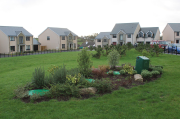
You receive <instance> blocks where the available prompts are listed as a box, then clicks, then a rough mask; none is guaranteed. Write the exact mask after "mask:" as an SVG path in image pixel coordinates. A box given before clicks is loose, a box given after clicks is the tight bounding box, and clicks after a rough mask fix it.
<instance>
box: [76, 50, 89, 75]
mask: <svg viewBox="0 0 180 119" xmlns="http://www.w3.org/2000/svg"><path fill="white" fill-rule="evenodd" d="M90 58H91V54H90V53H89V52H88V51H87V50H86V49H82V51H81V52H80V53H79V54H78V59H77V62H78V68H79V71H80V73H81V74H82V75H83V76H85V77H88V76H89V75H90V74H91V67H92V61H91V59H90Z"/></svg>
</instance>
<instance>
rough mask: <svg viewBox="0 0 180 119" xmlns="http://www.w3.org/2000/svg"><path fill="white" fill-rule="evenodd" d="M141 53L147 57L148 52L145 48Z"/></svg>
mask: <svg viewBox="0 0 180 119" xmlns="http://www.w3.org/2000/svg"><path fill="white" fill-rule="evenodd" d="M142 55H143V56H146V57H148V56H149V53H148V52H147V50H145V49H144V50H143V51H142Z"/></svg>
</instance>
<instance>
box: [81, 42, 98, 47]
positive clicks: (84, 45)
mask: <svg viewBox="0 0 180 119" xmlns="http://www.w3.org/2000/svg"><path fill="white" fill-rule="evenodd" d="M94 44H95V42H84V43H83V44H82V45H81V46H80V47H87V46H89V45H90V46H93V45H94Z"/></svg>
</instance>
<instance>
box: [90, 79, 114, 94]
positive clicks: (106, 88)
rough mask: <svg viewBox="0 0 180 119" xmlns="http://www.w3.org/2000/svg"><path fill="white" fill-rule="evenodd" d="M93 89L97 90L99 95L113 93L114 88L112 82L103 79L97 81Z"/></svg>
mask: <svg viewBox="0 0 180 119" xmlns="http://www.w3.org/2000/svg"><path fill="white" fill-rule="evenodd" d="M93 87H95V88H96V89H97V92H98V93H106V92H111V91H112V86H111V82H110V81H108V80H105V79H103V80H102V81H101V80H96V81H95V82H94V83H93Z"/></svg>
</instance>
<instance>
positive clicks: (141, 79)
mask: <svg viewBox="0 0 180 119" xmlns="http://www.w3.org/2000/svg"><path fill="white" fill-rule="evenodd" d="M134 79H135V81H139V82H143V78H142V76H141V75H140V74H135V75H134Z"/></svg>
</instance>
